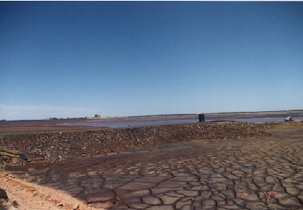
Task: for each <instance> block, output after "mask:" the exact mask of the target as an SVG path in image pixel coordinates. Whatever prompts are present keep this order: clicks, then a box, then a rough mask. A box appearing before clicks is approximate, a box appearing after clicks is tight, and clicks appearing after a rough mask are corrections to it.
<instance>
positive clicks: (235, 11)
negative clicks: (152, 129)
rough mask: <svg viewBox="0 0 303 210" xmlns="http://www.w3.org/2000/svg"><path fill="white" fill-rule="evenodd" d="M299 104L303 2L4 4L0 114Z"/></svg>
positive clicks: (0, 12) (302, 96)
mask: <svg viewBox="0 0 303 210" xmlns="http://www.w3.org/2000/svg"><path fill="white" fill-rule="evenodd" d="M302 108H303V3H302V2H291V3H286V2H284V3H283V2H281V3H277V2H276V3H275V2H267V3H264V2H263V3H262V2H254V3H249V2H224V3H222V2H211V3H210V2H26V3H23V2H15V3H8V2H0V119H4V118H5V119H32V118H47V117H55V116H56V117H67V116H69V117H73V116H91V115H93V114H94V113H96V112H97V113H99V114H101V115H103V116H118V115H120V116H121V115H124V116H125V115H146V114H171V113H200V112H222V111H227V112H228V111H258V110H281V109H302Z"/></svg>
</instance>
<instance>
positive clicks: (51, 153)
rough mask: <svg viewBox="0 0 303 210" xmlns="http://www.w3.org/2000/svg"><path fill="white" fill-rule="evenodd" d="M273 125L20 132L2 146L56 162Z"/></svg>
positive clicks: (259, 131) (238, 134)
mask: <svg viewBox="0 0 303 210" xmlns="http://www.w3.org/2000/svg"><path fill="white" fill-rule="evenodd" d="M272 126H273V125H272V124H268V123H265V124H255V123H191V124H183V125H166V126H150V127H138V128H124V129H105V130H95V131H76V132H55V133H53V132H52V133H42V134H22V135H20V134H17V135H8V136H0V146H1V148H2V149H11V150H16V151H18V152H21V153H25V154H27V156H28V157H29V159H30V160H32V161H46V162H55V161H63V160H65V159H68V158H72V157H85V156H94V155H100V154H106V153H110V152H123V151H131V150H132V149H135V148H138V147H149V146H154V145H158V144H170V143H180V142H187V141H191V140H206V139H235V138H243V137H250V136H263V135H268V134H267V133H266V132H265V131H264V129H265V128H269V127H272ZM5 161H7V162H9V161H10V162H11V160H10V159H8V158H6V159H5V158H3V157H2V164H3V163H4V162H5ZM15 164H16V163H15ZM19 164H20V162H19Z"/></svg>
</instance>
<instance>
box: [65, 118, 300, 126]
mask: <svg viewBox="0 0 303 210" xmlns="http://www.w3.org/2000/svg"><path fill="white" fill-rule="evenodd" d="M284 119H285V117H259V118H241V119H228V120H227V119H206V122H212V121H237V122H282V121H284ZM294 120H303V117H294ZM195 122H198V117H197V118H191V119H170V120H168V119H166V120H165V119H161V120H146V121H133V120H132V121H115V122H110V121H83V122H74V123H63V124H60V125H79V126H95V127H109V128H127V127H138V126H152V125H174V124H182V123H195Z"/></svg>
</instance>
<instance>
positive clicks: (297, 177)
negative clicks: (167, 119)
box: [18, 128, 303, 210]
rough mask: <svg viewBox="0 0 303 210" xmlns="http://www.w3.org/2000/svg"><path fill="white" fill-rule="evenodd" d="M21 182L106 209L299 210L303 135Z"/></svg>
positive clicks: (60, 171) (108, 163)
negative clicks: (56, 190)
mask: <svg viewBox="0 0 303 210" xmlns="http://www.w3.org/2000/svg"><path fill="white" fill-rule="evenodd" d="M27 170H28V171H27V174H26V175H24V174H23V173H20V174H19V175H18V176H19V177H21V178H23V179H26V180H28V181H31V182H34V183H39V184H42V185H46V186H49V187H52V188H55V189H60V190H63V191H65V192H67V193H69V194H70V195H72V196H73V197H76V198H78V199H80V200H82V201H84V202H86V203H87V204H88V205H89V206H91V207H96V208H105V209H163V210H170V209H182V210H187V209H218V210H219V209H222V210H223V209H255V210H263V209H272V210H286V209H291V210H295V209H303V128H299V129H288V130H283V129H282V130H281V129H280V130H277V131H273V135H272V136H269V137H262V138H257V137H256V138H250V139H238V140H211V141H207V142H205V141H202V142H201V141H195V142H189V143H186V144H178V145H169V146H167V145H166V146H162V147H157V148H149V149H145V150H144V151H143V150H142V151H138V152H134V153H124V154H119V155H107V156H100V157H95V158H82V159H79V160H76V159H75V160H73V161H68V162H65V163H62V164H53V165H50V166H43V167H42V166H37V165H36V166H35V165H33V166H31V167H30V168H28V169H27Z"/></svg>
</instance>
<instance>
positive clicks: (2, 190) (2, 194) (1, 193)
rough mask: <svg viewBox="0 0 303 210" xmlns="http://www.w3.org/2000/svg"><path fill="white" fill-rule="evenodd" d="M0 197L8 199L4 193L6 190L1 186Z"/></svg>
mask: <svg viewBox="0 0 303 210" xmlns="http://www.w3.org/2000/svg"><path fill="white" fill-rule="evenodd" d="M0 199H4V200H8V196H7V194H6V191H5V190H4V189H2V188H0Z"/></svg>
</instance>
